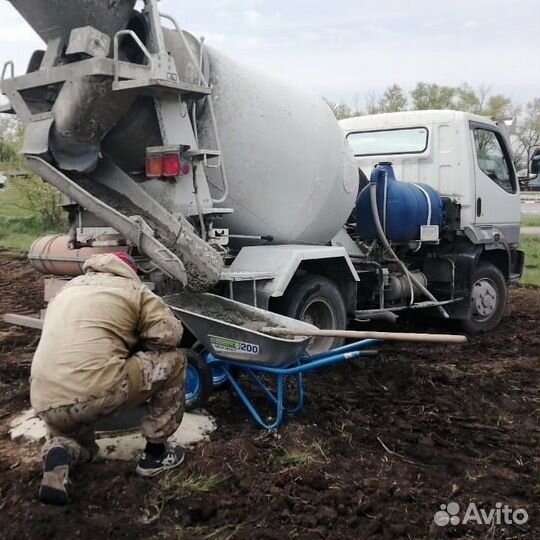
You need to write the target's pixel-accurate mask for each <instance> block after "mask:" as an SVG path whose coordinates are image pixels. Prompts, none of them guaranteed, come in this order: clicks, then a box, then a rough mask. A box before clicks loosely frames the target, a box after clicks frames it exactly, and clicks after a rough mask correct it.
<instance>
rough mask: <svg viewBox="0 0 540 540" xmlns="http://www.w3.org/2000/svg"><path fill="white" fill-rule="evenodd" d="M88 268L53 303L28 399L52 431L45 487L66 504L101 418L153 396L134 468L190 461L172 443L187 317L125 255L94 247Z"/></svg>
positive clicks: (150, 469) (152, 470)
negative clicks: (74, 472) (73, 470)
mask: <svg viewBox="0 0 540 540" xmlns="http://www.w3.org/2000/svg"><path fill="white" fill-rule="evenodd" d="M83 268H84V272H85V274H84V275H83V276H80V277H78V278H75V279H74V280H72V281H71V282H69V283H68V284H67V285H66V286H65V287H64V288H63V289H62V291H61V292H60V293H59V294H58V295H57V296H56V297H55V298H54V300H53V301H52V302H51V303H50V304H49V307H48V309H47V314H46V316H45V321H44V326H43V333H42V336H41V340H40V342H39V346H38V348H37V350H36V353H35V355H34V359H33V362H32V371H31V378H30V399H31V402H32V406H33V408H34V410H35V411H36V412H37V414H38V415H39V416H40V418H42V419H43V420H44V421H45V423H46V425H47V429H48V433H49V438H48V441H47V442H46V444H45V446H44V447H43V453H42V456H43V460H44V462H43V469H44V472H43V480H42V483H41V488H40V492H39V497H40V500H41V501H42V502H45V503H50V504H67V502H68V493H67V483H68V473H69V468H70V467H73V466H75V465H77V464H78V463H82V462H86V461H91V460H92V459H93V458H94V457H95V456H96V454H97V452H98V447H97V445H96V441H95V433H94V424H95V422H96V421H97V420H99V419H101V418H104V417H107V416H109V415H112V414H114V413H116V412H118V411H119V410H120V409H123V408H130V407H134V406H136V405H139V404H141V403H143V402H146V401H148V402H149V405H148V411H149V414H148V416H146V417H145V418H144V419H143V423H142V428H141V429H142V433H143V435H144V437H145V438H146V441H147V443H146V448H145V451H144V453H143V455H142V456H141V458H140V460H139V462H138V465H137V473H138V474H140V475H142V476H154V475H156V474H159V473H160V472H162V471H165V470H168V469H172V468H174V467H177V466H178V465H180V464H181V463H182V462H183V461H184V452H183V450H182V449H181V448H174V447H172V446H169V445H167V444H166V442H167V439H168V438H169V437H170V436H171V435H172V434H173V433H174V432H175V431H176V430H177V428H178V427H179V425H180V422H181V420H182V416H183V413H184V379H185V368H186V358H185V355H184V354H183V353H182V352H181V351H179V350H177V349H176V347H177V346H178V344H179V342H180V339H181V337H182V325H181V324H180V322H179V321H178V320H177V319H176V318H175V317H174V315H173V313H172V312H171V310H170V309H169V307H168V306H167V305H166V304H165V303H164V302H163V300H161V299H160V298H159V297H158V296H156V295H155V294H154V293H152V292H151V291H150V290H149V289H148V288H147V287H146V286H145V285H143V283H141V281H140V280H139V278H138V276H137V271H136V266H135V262H134V261H133V259H132V258H131V257H130V256H129V255H127V254H125V253H115V254H106V255H94V256H93V257H91V258H90V259H88V260H87V261H86V263H85V264H84V267H83Z"/></svg>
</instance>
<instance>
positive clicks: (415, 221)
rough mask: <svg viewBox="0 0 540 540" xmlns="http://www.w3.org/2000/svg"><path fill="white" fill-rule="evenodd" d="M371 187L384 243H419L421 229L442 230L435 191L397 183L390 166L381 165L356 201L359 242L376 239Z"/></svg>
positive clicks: (422, 185)
mask: <svg viewBox="0 0 540 540" xmlns="http://www.w3.org/2000/svg"><path fill="white" fill-rule="evenodd" d="M373 184H375V185H376V186H377V207H378V209H379V216H380V220H381V223H382V225H383V228H384V229H385V232H386V237H387V238H388V240H390V241H394V242H409V241H411V240H420V228H421V227H422V226H423V225H438V226H439V227H441V226H442V223H443V202H442V199H441V196H440V195H439V194H438V193H437V191H436V190H435V189H433V188H432V187H431V186H428V185H426V184H412V183H408V182H399V181H398V180H397V179H396V176H395V174H394V169H393V167H392V164H391V163H381V164H379V165H377V167H375V169H374V170H373V172H372V173H371V180H370V185H368V186H366V187H365V188H364V190H363V191H362V192H361V193H360V195H359V196H358V200H357V201H356V224H357V225H356V226H357V230H358V233H359V235H360V238H361V239H362V240H375V239H377V238H378V235H377V229H376V228H375V221H374V218H373V214H372V212H371V197H370V188H371V185H373ZM385 202H386V204H385ZM385 210H386V212H385Z"/></svg>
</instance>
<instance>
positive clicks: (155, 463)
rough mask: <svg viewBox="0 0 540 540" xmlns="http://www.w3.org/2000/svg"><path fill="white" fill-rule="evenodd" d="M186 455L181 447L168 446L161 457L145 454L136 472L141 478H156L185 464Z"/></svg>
mask: <svg viewBox="0 0 540 540" xmlns="http://www.w3.org/2000/svg"><path fill="white" fill-rule="evenodd" d="M185 458H186V453H185V452H184V450H182V448H180V447H169V446H166V447H165V450H164V451H163V453H162V454H161V456H159V457H154V456H152V455H151V454H149V453H148V452H144V453H143V455H142V456H141V458H140V459H139V463H138V465H137V469H136V470H135V472H136V473H137V474H138V475H140V476H147V477H149V476H156V475H158V474H160V473H162V472H165V471H170V470H171V469H175V468H176V467H179V466H180V465H182V463H184V460H185Z"/></svg>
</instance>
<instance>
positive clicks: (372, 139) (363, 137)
mask: <svg viewBox="0 0 540 540" xmlns="http://www.w3.org/2000/svg"><path fill="white" fill-rule="evenodd" d="M428 137H429V132H428V130H427V128H424V127H416V128H407V129H387V130H379V131H361V132H356V133H349V135H347V140H348V141H349V144H350V145H351V147H352V149H353V151H354V155H355V156H357V157H360V156H381V155H383V156H384V155H393V154H421V153H422V152H425V151H426V150H427V147H428Z"/></svg>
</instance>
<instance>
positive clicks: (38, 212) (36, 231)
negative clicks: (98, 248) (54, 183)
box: [0, 179, 67, 253]
mask: <svg viewBox="0 0 540 540" xmlns="http://www.w3.org/2000/svg"><path fill="white" fill-rule="evenodd" d="M43 187H44V184H43V182H41V180H36V179H29V180H22V179H20V180H12V181H11V182H9V183H8V185H7V187H6V188H5V189H2V190H0V247H1V248H4V249H8V250H10V251H14V252H16V253H26V252H27V251H28V249H29V248H30V246H31V245H32V243H33V242H34V240H35V239H36V238H38V237H40V236H43V235H44V234H48V233H58V232H62V231H65V230H66V228H67V223H66V221H65V220H64V216H63V215H62V213H60V214H58V211H59V212H62V211H61V210H57V204H58V203H59V202H60V201H59V200H58V199H57V196H56V194H55V193H53V192H51V191H50V189H49V188H46V190H45V192H43ZM39 201H41V202H42V203H43V204H41V203H40V202H39ZM49 213H52V215H53V217H54V216H57V214H58V216H59V217H58V220H57V222H56V223H55V224H54V225H51V224H47V223H46V221H47V219H46V217H47V216H49Z"/></svg>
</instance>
